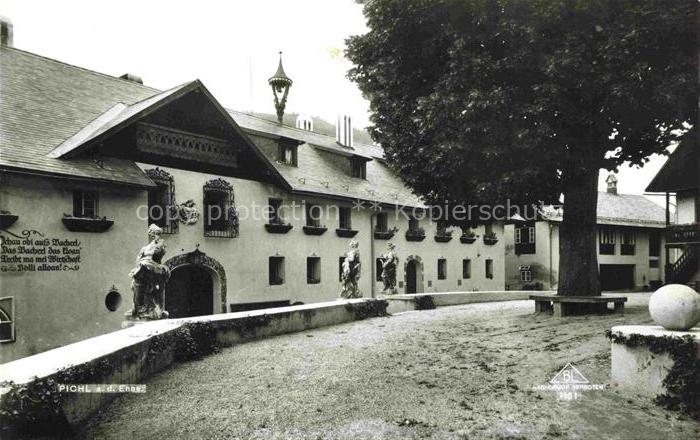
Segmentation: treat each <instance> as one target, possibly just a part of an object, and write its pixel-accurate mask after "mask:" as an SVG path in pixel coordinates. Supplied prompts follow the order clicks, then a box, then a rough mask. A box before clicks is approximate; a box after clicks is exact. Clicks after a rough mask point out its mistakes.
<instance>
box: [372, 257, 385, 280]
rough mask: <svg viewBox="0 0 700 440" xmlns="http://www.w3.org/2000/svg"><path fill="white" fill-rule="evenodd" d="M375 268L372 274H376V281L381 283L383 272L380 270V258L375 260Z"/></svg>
mask: <svg viewBox="0 0 700 440" xmlns="http://www.w3.org/2000/svg"><path fill="white" fill-rule="evenodd" d="M375 268H376V270H375V271H374V272H375V273H376V274H377V281H381V280H382V272H384V271H383V270H382V259H381V258H377V261H376V263H375Z"/></svg>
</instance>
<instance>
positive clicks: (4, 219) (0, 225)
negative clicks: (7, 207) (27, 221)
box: [0, 211, 19, 229]
mask: <svg viewBox="0 0 700 440" xmlns="http://www.w3.org/2000/svg"><path fill="white" fill-rule="evenodd" d="M18 218H19V216H17V215H14V214H10V213H9V212H8V211H0V229H7V228H9V227H10V226H12V225H13V224H14V223H15V222H16V221H17V219H18Z"/></svg>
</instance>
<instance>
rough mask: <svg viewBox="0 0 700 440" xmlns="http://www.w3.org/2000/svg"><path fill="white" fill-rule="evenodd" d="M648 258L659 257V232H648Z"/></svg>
mask: <svg viewBox="0 0 700 440" xmlns="http://www.w3.org/2000/svg"><path fill="white" fill-rule="evenodd" d="M649 256H650V257H660V256H661V232H659V231H651V232H649Z"/></svg>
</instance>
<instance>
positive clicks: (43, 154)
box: [0, 46, 157, 187]
mask: <svg viewBox="0 0 700 440" xmlns="http://www.w3.org/2000/svg"><path fill="white" fill-rule="evenodd" d="M155 93H157V91H155V90H154V89H151V88H149V87H144V86H143V85H141V84H137V83H133V82H131V81H127V80H122V79H118V78H114V77H111V76H107V75H102V74H99V73H96V72H91V71H88V70H85V69H81V68H78V67H75V66H71V65H68V64H64V63H61V62H58V61H55V60H51V59H48V58H44V57H41V56H38V55H34V54H30V53H27V52H23V51H21V50H17V49H14V48H8V47H6V46H1V47H0V96H2V99H0V140H1V143H0V170H11V171H22V172H31V173H33V174H46V175H53V176H56V175H58V176H65V177H70V178H75V179H90V180H97V181H103V182H114V183H121V184H128V185H136V186H141V187H151V186H153V182H152V181H151V180H150V179H149V178H148V177H147V176H145V175H144V174H143V172H142V171H141V170H140V169H139V168H138V167H137V166H136V165H135V164H134V163H133V162H132V161H128V160H122V159H114V158H104V157H91V158H81V159H74V160H70V161H67V160H59V159H53V158H49V157H47V153H49V152H50V151H51V150H53V149H54V148H55V147H56V146H58V145H60V144H61V143H63V142H64V141H65V140H66V139H68V138H69V137H71V136H73V135H75V134H76V133H77V132H78V131H80V130H81V129H82V128H83V127H85V126H87V125H89V124H90V123H91V122H92V121H94V120H95V119H96V118H97V117H98V116H99V115H101V114H103V113H105V112H106V111H107V110H109V109H110V108H112V107H114V106H115V105H116V104H117V103H119V102H123V103H125V104H127V105H128V104H133V103H135V102H137V101H141V100H143V99H145V98H148V97H150V96H152V95H154V94H155Z"/></svg>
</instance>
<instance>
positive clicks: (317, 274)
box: [306, 257, 321, 284]
mask: <svg viewBox="0 0 700 440" xmlns="http://www.w3.org/2000/svg"><path fill="white" fill-rule="evenodd" d="M320 282H321V257H307V258H306V283H307V284H318V283H320Z"/></svg>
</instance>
